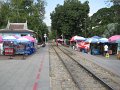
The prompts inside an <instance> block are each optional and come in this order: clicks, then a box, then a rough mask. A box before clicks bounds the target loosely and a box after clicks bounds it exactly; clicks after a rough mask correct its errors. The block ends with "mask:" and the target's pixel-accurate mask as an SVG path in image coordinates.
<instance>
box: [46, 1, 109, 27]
mask: <svg viewBox="0 0 120 90" xmlns="http://www.w3.org/2000/svg"><path fill="white" fill-rule="evenodd" d="M80 1H81V2H82V3H83V2H84V1H86V0H80ZM88 1H89V6H90V13H89V15H90V16H91V15H92V14H94V13H96V12H97V11H98V10H99V9H101V8H104V7H108V3H107V4H106V2H105V1H106V0H88ZM46 2H47V6H46V9H45V10H46V14H45V19H44V22H45V23H46V24H47V26H51V20H50V13H52V11H54V9H55V7H56V5H57V4H60V5H63V3H64V0H46Z"/></svg>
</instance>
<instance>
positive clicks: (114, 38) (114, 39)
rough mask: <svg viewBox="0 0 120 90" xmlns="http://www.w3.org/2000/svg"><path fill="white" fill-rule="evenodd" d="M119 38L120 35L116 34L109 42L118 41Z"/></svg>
mask: <svg viewBox="0 0 120 90" xmlns="http://www.w3.org/2000/svg"><path fill="white" fill-rule="evenodd" d="M118 39H120V35H114V36H111V37H110V38H109V42H116V40H118Z"/></svg>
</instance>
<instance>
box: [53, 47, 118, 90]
mask: <svg viewBox="0 0 120 90" xmlns="http://www.w3.org/2000/svg"><path fill="white" fill-rule="evenodd" d="M53 49H54V50H55V52H56V54H57V55H58V57H59V58H60V60H61V61H62V62H63V64H64V65H65V67H66V69H67V70H68V72H69V73H70V75H71V77H72V79H73V81H74V82H75V84H76V85H77V86H78V87H79V89H80V90H82V89H83V88H84V90H85V88H91V89H92V88H97V89H96V90H117V89H115V88H114V87H112V86H110V85H108V84H107V83H106V82H105V81H104V80H102V79H101V78H99V77H98V76H96V75H95V74H94V73H93V72H91V71H90V70H89V69H87V68H86V67H84V66H83V65H81V64H80V63H79V62H77V61H76V60H75V59H74V58H72V57H71V56H70V55H68V54H67V53H65V52H64V51H63V50H62V49H60V48H59V47H56V46H53ZM58 49H59V50H58ZM58 51H59V52H58ZM69 53H70V52H69ZM63 54H64V55H63ZM61 55H63V56H64V58H63V56H61ZM65 57H66V58H65ZM65 60H66V61H67V62H65ZM68 61H71V62H72V64H71V65H73V66H74V65H76V66H77V67H76V68H78V67H79V68H82V73H78V74H83V72H84V73H86V72H87V74H88V73H89V74H88V76H87V78H89V79H90V78H91V77H92V78H94V80H95V81H93V82H94V83H95V85H96V84H98V82H99V84H101V86H99V85H98V87H95V86H94V85H93V87H92V86H91V85H92V83H91V85H90V86H91V87H89V85H88V87H84V85H81V84H82V81H81V82H80V81H79V80H78V79H77V78H76V77H75V74H73V72H72V70H73V68H71V67H70V65H68ZM73 62H74V64H73ZM74 67H75V66H74ZM76 68H75V69H76ZM73 71H74V70H73ZM83 75H84V74H83ZM87 78H86V79H87ZM98 88H100V89H98Z"/></svg>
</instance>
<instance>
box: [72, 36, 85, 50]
mask: <svg viewBox="0 0 120 90" xmlns="http://www.w3.org/2000/svg"><path fill="white" fill-rule="evenodd" d="M84 40H85V38H84V37H81V36H77V35H76V36H73V37H72V38H71V39H70V46H72V48H73V49H78V48H77V46H78V45H77V44H78V43H79V42H81V41H84Z"/></svg>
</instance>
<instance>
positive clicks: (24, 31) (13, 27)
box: [0, 21, 36, 37]
mask: <svg viewBox="0 0 120 90" xmlns="http://www.w3.org/2000/svg"><path fill="white" fill-rule="evenodd" d="M0 35H1V36H3V37H4V36H10V35H16V36H26V35H28V36H35V37H36V34H35V32H34V31H33V30H29V29H28V26H27V21H26V22H25V23H10V22H9V21H8V24H7V27H6V28H5V29H0Z"/></svg>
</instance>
